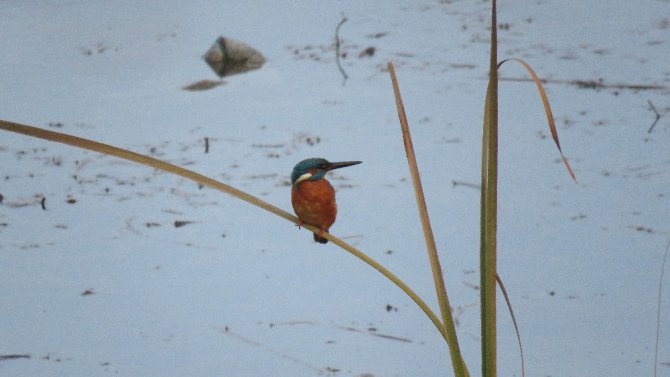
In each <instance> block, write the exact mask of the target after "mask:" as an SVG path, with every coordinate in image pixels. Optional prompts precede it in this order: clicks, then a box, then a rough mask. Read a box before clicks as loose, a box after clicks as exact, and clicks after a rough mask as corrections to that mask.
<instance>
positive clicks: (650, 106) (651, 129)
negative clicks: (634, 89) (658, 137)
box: [647, 100, 663, 134]
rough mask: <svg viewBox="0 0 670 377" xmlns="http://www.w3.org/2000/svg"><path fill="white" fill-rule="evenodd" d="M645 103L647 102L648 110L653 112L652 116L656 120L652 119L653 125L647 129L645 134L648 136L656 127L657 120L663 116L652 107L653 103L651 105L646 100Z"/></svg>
mask: <svg viewBox="0 0 670 377" xmlns="http://www.w3.org/2000/svg"><path fill="white" fill-rule="evenodd" d="M647 102H649V108H650V109H651V111H653V112H654V114H656V119H654V123H652V124H651V127H649V130H648V131H647V133H648V134H650V133H651V131H653V130H654V127H656V123H658V120H659V119H661V117H662V116H663V115H661V114H660V113H659V112H658V110H656V107H655V106H654V104H653V103H651V101H650V100H647Z"/></svg>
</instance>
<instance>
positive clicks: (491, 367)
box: [479, 0, 498, 377]
mask: <svg viewBox="0 0 670 377" xmlns="http://www.w3.org/2000/svg"><path fill="white" fill-rule="evenodd" d="M497 26H498V23H497V17H496V0H493V1H492V5H491V56H490V62H489V83H488V88H487V90H486V100H485V104H484V126H483V132H482V182H481V187H482V192H481V220H480V221H481V225H480V228H481V229H480V232H481V246H480V247H481V250H480V271H479V273H480V279H481V321H482V322H481V334H482V376H483V377H495V376H496V275H497V272H496V233H497V203H498V63H497V61H498V40H497Z"/></svg>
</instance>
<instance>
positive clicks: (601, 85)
mask: <svg viewBox="0 0 670 377" xmlns="http://www.w3.org/2000/svg"><path fill="white" fill-rule="evenodd" d="M499 80H500V81H521V82H528V81H533V80H532V79H529V78H526V77H500V78H499ZM540 82H542V83H543V84H564V85H574V86H576V87H578V88H581V89H595V90H600V89H622V90H623V89H626V90H668V89H670V87H668V86H665V85H656V84H626V83H612V84H608V83H605V82H604V81H603V80H602V79H600V80H556V79H541V80H540Z"/></svg>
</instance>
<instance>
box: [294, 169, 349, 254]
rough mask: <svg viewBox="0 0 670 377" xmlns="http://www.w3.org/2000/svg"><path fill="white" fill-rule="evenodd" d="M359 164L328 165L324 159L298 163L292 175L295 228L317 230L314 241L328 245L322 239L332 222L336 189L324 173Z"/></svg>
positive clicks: (335, 208) (325, 240)
mask: <svg viewBox="0 0 670 377" xmlns="http://www.w3.org/2000/svg"><path fill="white" fill-rule="evenodd" d="M360 163H361V161H344V162H329V161H328V160H326V159H323V158H308V159H306V160H302V161H300V162H298V164H297V165H296V166H295V167H294V168H293V172H292V173H291V185H292V188H291V204H292V205H293V210H294V211H295V214H296V215H298V220H300V222H299V223H298V226H300V225H302V224H308V225H312V226H315V227H317V228H319V232H318V233H314V241H316V242H318V243H328V240H327V239H325V238H324V237H322V236H323V234H324V233H328V229H330V226H331V225H333V223H334V222H335V217H336V216H337V204H336V203H335V189H333V186H332V185H331V184H330V182H328V180H326V178H325V177H326V173H328V172H329V171H331V170H334V169H339V168H343V167H346V166H351V165H357V164H360Z"/></svg>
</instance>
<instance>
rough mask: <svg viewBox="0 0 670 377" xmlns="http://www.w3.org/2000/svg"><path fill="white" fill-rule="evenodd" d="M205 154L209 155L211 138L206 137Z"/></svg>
mask: <svg viewBox="0 0 670 377" xmlns="http://www.w3.org/2000/svg"><path fill="white" fill-rule="evenodd" d="M205 153H209V138H208V137H207V136H205Z"/></svg>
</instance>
